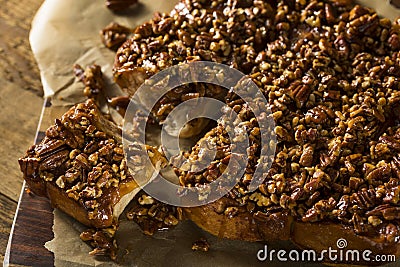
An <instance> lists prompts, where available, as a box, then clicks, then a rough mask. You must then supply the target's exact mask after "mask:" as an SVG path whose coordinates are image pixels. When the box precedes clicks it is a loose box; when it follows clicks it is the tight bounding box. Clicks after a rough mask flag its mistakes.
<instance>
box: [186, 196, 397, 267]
mask: <svg viewBox="0 0 400 267" xmlns="http://www.w3.org/2000/svg"><path fill="white" fill-rule="evenodd" d="M226 202H229V203H230V204H232V200H230V199H228V198H226V197H223V198H222V199H220V200H217V201H215V202H213V203H211V204H208V205H204V206H200V207H192V208H184V215H185V216H186V218H187V219H189V220H192V221H193V222H194V223H196V224H197V225H198V226H199V227H200V228H202V229H203V230H205V231H207V232H209V233H211V234H213V235H215V236H218V237H221V238H228V239H234V240H244V241H252V242H254V241H277V240H291V241H292V242H293V243H294V244H296V245H297V246H299V247H300V248H302V249H312V250H315V251H316V252H317V253H321V252H322V251H323V250H328V249H329V247H331V248H332V249H333V250H338V247H337V242H338V240H339V239H345V240H346V241H347V246H346V247H344V248H343V249H344V250H358V251H359V252H360V253H362V252H363V251H366V250H370V251H371V252H372V253H371V254H368V255H367V256H368V257H370V258H372V256H373V255H396V257H397V256H399V255H400V244H399V243H398V242H388V241H387V240H385V236H384V235H381V234H380V233H379V232H381V231H382V230H383V229H376V231H375V232H372V233H369V236H361V235H357V234H356V233H355V232H354V229H352V228H351V227H348V226H344V225H342V224H340V223H335V222H315V223H305V222H301V221H296V220H295V219H294V218H293V217H292V216H290V215H288V214H286V213H282V212H278V213H273V214H271V215H269V216H264V217H263V218H260V217H258V216H257V215H255V214H251V213H250V212H248V211H247V210H246V208H244V207H238V209H237V210H236V211H235V215H234V216H229V215H227V214H225V213H224V212H222V213H221V212H219V211H220V210H221V209H220V207H221V206H226ZM326 255H327V254H326ZM326 255H325V256H326ZM327 263H329V264H331V265H333V266H349V265H348V263H346V264H342V263H343V262H338V263H335V262H331V261H329V260H328V261H327ZM352 264H353V265H354V266H359V265H365V264H368V265H380V264H383V263H380V264H379V263H378V262H375V263H372V262H370V261H364V260H363V259H362V257H361V256H360V260H359V261H353V262H352Z"/></svg>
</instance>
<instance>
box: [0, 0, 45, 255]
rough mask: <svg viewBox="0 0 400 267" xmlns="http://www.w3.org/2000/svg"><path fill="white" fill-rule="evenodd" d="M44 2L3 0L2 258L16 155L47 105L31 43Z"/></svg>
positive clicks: (15, 190) (18, 181)
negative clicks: (36, 14) (31, 31)
mask: <svg viewBox="0 0 400 267" xmlns="http://www.w3.org/2000/svg"><path fill="white" fill-rule="evenodd" d="M42 2H43V1H42V0H0V81H1V86H0V112H1V116H0V140H1V145H0V154H1V155H2V156H1V157H0V179H1V181H2V182H1V183H0V262H3V259H4V253H5V250H6V245H7V241H8V236H9V233H10V229H11V225H12V220H13V217H14V212H15V210H16V207H17V201H18V197H19V193H20V191H21V185H22V177H21V173H20V171H19V167H18V162H17V160H18V158H19V157H20V156H22V155H23V154H24V153H25V150H26V149H27V148H28V147H29V146H30V145H32V143H33V141H34V136H35V132H36V128H37V124H38V121H39V116H40V112H41V108H42V104H43V98H42V85H41V82H40V76H39V70H38V67H37V65H36V62H35V60H34V58H33V55H32V52H31V49H30V46H29V39H28V36H29V30H30V25H31V21H32V19H33V16H34V14H35V13H36V11H37V9H38V8H39V7H40V5H41V3H42Z"/></svg>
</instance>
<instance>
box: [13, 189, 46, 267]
mask: <svg viewBox="0 0 400 267" xmlns="http://www.w3.org/2000/svg"><path fill="white" fill-rule="evenodd" d="M52 226H53V209H52V208H51V206H50V204H49V202H48V201H47V199H44V198H40V197H37V196H35V195H32V194H28V193H27V191H24V193H23V195H22V197H21V202H20V207H19V212H18V217H17V221H16V224H15V226H14V233H13V237H12V243H11V249H10V263H11V264H17V265H24V266H25V265H27V266H53V264H54V263H53V262H54V260H53V253H51V252H50V251H48V250H47V249H46V248H45V247H44V244H45V242H47V241H50V240H52V239H53V231H52Z"/></svg>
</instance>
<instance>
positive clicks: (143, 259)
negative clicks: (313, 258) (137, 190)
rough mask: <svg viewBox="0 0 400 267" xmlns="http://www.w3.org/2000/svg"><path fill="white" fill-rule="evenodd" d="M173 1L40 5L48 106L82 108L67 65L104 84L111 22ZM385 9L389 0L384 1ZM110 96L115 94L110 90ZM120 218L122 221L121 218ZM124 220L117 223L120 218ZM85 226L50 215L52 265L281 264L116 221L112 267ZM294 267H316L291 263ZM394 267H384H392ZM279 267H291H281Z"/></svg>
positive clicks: (36, 34) (179, 233) (188, 235)
mask: <svg viewBox="0 0 400 267" xmlns="http://www.w3.org/2000/svg"><path fill="white" fill-rule="evenodd" d="M176 2H177V0H174V1H166V0H142V3H140V5H138V6H134V7H132V8H131V9H130V10H128V11H127V12H126V13H125V14H123V15H115V14H114V13H112V12H111V11H110V10H108V9H107V8H106V7H105V5H104V0H69V1H65V0H46V1H45V2H44V3H43V5H42V7H41V8H40V10H39V11H38V13H37V15H36V17H35V19H34V21H33V23H32V31H31V35H30V42H31V46H32V50H33V52H34V55H35V57H36V59H37V62H38V65H39V68H40V71H41V78H42V83H43V87H44V92H45V97H49V96H52V103H53V105H56V106H57V105H69V104H74V103H77V102H80V101H82V100H83V99H84V97H83V96H82V85H81V84H79V83H78V82H77V81H76V79H75V78H74V77H73V73H72V66H73V65H74V63H79V64H81V65H82V66H86V65H88V64H92V63H96V64H99V65H101V66H102V70H103V73H104V74H105V76H106V78H107V82H108V83H109V85H111V84H112V79H111V69H112V64H113V59H114V52H112V51H110V50H108V49H106V48H104V47H103V45H102V44H101V41H100V36H99V31H100V30H101V29H102V28H104V27H105V26H106V25H107V24H109V23H110V22H112V21H116V22H118V23H120V24H122V25H126V26H129V27H134V26H135V25H139V24H141V23H143V22H145V21H147V20H148V19H150V18H151V17H152V14H153V12H155V11H160V12H169V11H170V10H171V9H172V8H173V6H174V5H175V3H176ZM359 2H362V3H363V4H364V5H369V6H371V7H374V8H377V10H378V12H379V14H380V15H385V16H387V17H389V18H391V19H394V18H395V17H397V16H398V15H400V11H399V10H398V9H394V8H393V7H391V6H389V5H387V4H385V2H384V1H373V0H363V1H359ZM387 2H389V0H387ZM114 90H118V89H117V88H116V87H114ZM122 217H123V215H122ZM122 219H123V218H122ZM83 229H85V227H84V226H83V225H81V224H79V223H78V222H76V221H75V220H74V219H72V218H70V217H69V216H67V215H65V214H63V213H62V212H60V211H58V210H55V211H54V226H53V231H54V236H55V238H54V239H53V240H52V241H49V242H47V243H46V247H47V248H48V249H49V250H50V251H52V252H53V253H54V256H55V265H56V266H155V265H157V266H266V265H268V266H282V265H283V263H282V262H277V263H271V262H264V263H262V262H259V261H258V260H257V257H256V253H257V251H258V250H260V249H261V248H263V246H264V245H263V244H261V243H249V242H242V241H229V240H222V239H218V238H216V237H213V236H211V235H209V234H208V233H205V232H203V231H201V230H200V229H199V228H197V227H196V226H195V225H193V224H192V223H191V222H185V223H182V224H180V225H179V226H178V227H176V228H174V229H173V230H170V231H166V232H162V233H157V234H156V235H155V236H153V237H149V236H145V235H144V234H142V232H141V231H140V229H139V227H138V226H136V225H135V224H134V223H133V222H129V221H127V220H122V221H121V225H120V229H119V230H118V232H117V240H118V243H119V248H120V250H119V253H120V255H119V257H118V259H119V260H118V262H117V263H113V262H110V261H109V260H107V259H101V258H95V257H89V256H88V252H89V251H90V247H89V246H88V245H86V244H85V243H83V242H82V241H81V240H80V238H79V233H80V232H81V231H82V230H83ZM200 237H206V238H207V240H208V241H209V243H210V244H211V249H210V251H209V252H207V253H203V252H193V251H192V250H191V245H192V243H193V242H194V241H196V240H198V239H199V238H200ZM271 247H273V249H276V250H279V249H281V248H285V249H294V248H295V247H294V246H293V245H291V244H289V243H288V242H275V243H273V244H271ZM293 264H294V265H295V266H320V264H305V263H303V264H300V263H292V265H293ZM395 264H396V263H394V264H393V265H388V266H395ZM285 266H290V264H289V265H288V264H286V265H285Z"/></svg>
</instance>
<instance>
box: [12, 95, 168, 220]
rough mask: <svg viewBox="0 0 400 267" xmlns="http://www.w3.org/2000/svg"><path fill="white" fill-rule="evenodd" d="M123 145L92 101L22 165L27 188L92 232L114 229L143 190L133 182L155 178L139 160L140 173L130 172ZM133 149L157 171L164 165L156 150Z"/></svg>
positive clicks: (50, 132)
mask: <svg viewBox="0 0 400 267" xmlns="http://www.w3.org/2000/svg"><path fill="white" fill-rule="evenodd" d="M121 141H122V139H121V133H120V130H119V129H118V128H117V127H116V126H115V125H114V124H113V123H112V122H111V121H109V120H107V119H106V118H105V117H104V116H103V115H102V114H101V113H100V111H99V109H98V108H97V106H96V105H95V104H94V102H93V101H92V100H88V101H87V102H85V103H81V104H78V105H76V106H74V107H72V108H71V109H70V110H69V111H67V112H66V113H65V114H64V115H63V116H62V117H61V119H57V120H56V123H55V125H53V126H51V127H50V128H49V129H48V130H47V131H46V136H45V138H44V139H43V141H42V142H41V143H40V144H38V145H35V146H32V147H31V148H30V149H29V150H28V151H27V153H26V155H25V156H24V157H23V158H20V159H19V164H20V168H21V171H22V172H23V174H24V179H25V180H26V182H27V184H28V186H29V188H30V189H31V190H32V191H33V192H34V193H35V194H37V195H39V196H44V197H47V198H48V199H49V200H50V202H51V205H52V206H53V207H55V208H59V209H60V210H62V211H64V212H65V213H67V214H69V215H70V216H72V217H73V218H75V219H76V220H78V221H79V222H81V223H83V224H85V225H87V226H89V227H94V228H104V227H110V226H112V225H113V224H115V223H116V222H117V220H118V217H119V215H120V214H121V213H122V211H123V210H124V208H125V207H126V206H127V205H128V203H129V202H130V201H131V200H132V199H133V197H134V196H135V194H136V193H137V192H138V191H139V190H140V188H139V186H138V185H137V183H136V182H135V180H134V176H138V177H141V179H143V178H144V177H149V178H150V177H151V176H152V174H153V172H154V167H153V166H150V165H151V164H150V163H149V164H147V165H145V166H142V165H143V163H142V160H141V159H140V158H138V159H137V160H136V161H137V163H135V162H134V163H133V164H139V165H140V166H141V167H140V168H137V169H135V170H131V169H130V168H128V166H127V164H126V160H125V158H124V153H123V148H122V143H121ZM135 149H138V150H140V149H145V150H147V152H148V154H149V156H150V159H151V163H152V164H154V166H160V164H161V163H162V162H163V160H164V159H163V158H162V156H161V154H160V153H159V152H158V150H157V149H156V148H154V147H151V146H144V145H143V146H142V145H133V146H132V150H135ZM131 152H132V151H131ZM143 162H144V161H143Z"/></svg>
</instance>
